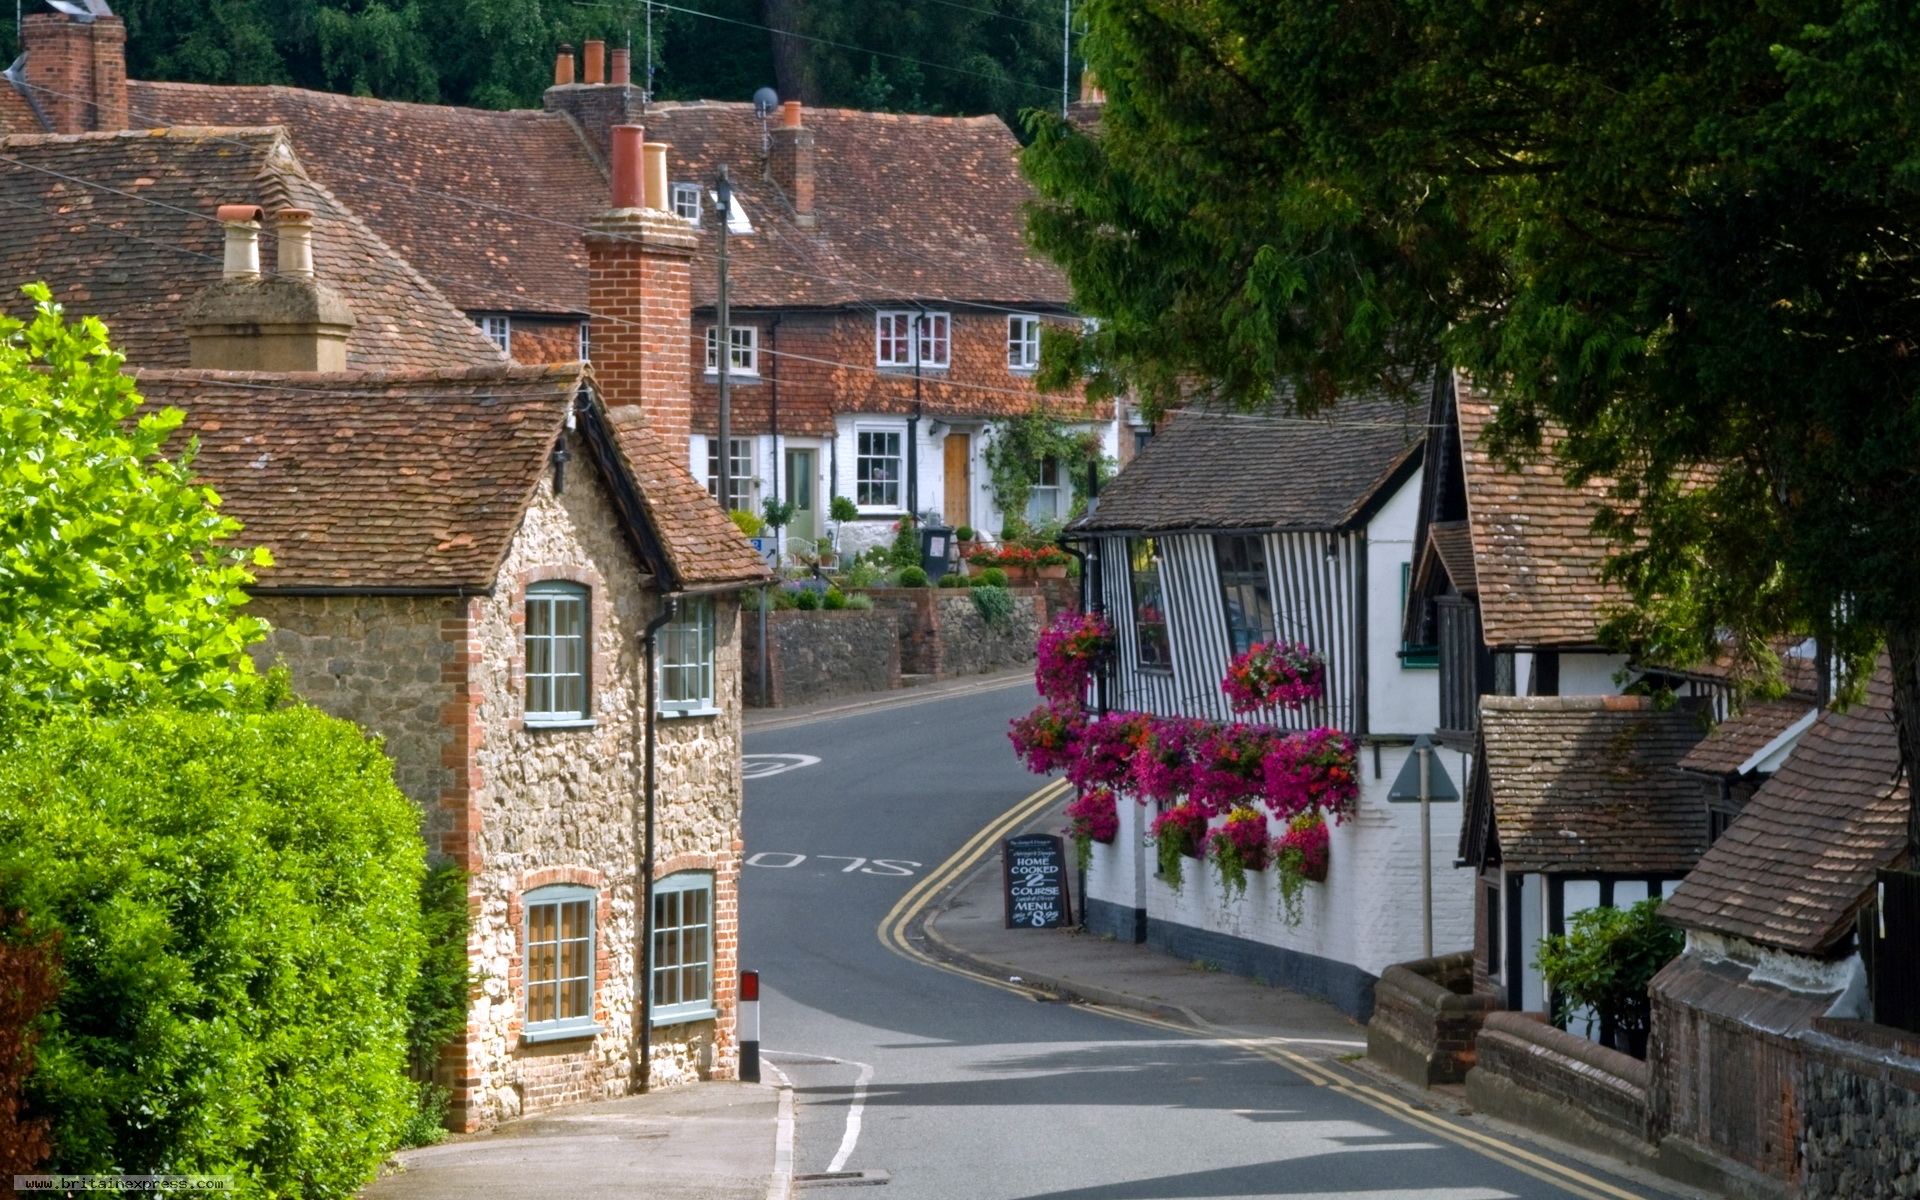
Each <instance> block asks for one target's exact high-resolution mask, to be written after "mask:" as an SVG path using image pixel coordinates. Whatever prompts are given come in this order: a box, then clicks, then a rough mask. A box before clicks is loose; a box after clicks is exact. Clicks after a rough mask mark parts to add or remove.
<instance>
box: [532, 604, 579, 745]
mask: <svg viewBox="0 0 1920 1200" xmlns="http://www.w3.org/2000/svg"><path fill="white" fill-rule="evenodd" d="M525 647H526V658H527V723H528V724H530V725H539V724H553V723H557V722H566V721H584V720H586V719H587V589H586V588H584V587H581V586H580V585H579V584H577V583H567V582H563V581H560V580H548V581H543V582H540V583H536V584H534V585H532V586H531V587H529V588H528V589H527V624H526V635H525Z"/></svg>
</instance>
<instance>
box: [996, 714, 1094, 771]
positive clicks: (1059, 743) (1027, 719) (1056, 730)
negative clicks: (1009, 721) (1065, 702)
mask: <svg viewBox="0 0 1920 1200" xmlns="http://www.w3.org/2000/svg"><path fill="white" fill-rule="evenodd" d="M1082 728H1083V727H1082V725H1081V723H1080V721H1079V719H1078V714H1075V715H1074V716H1073V717H1071V718H1069V717H1062V716H1060V715H1058V714H1057V713H1055V712H1054V711H1053V710H1052V709H1050V708H1048V707H1047V706H1046V705H1044V704H1043V705H1041V706H1040V707H1039V708H1036V709H1034V710H1033V711H1032V712H1030V713H1028V714H1027V715H1026V716H1024V717H1016V718H1015V719H1014V721H1013V725H1012V728H1011V729H1010V730H1009V731H1008V733H1007V736H1008V737H1009V738H1010V739H1012V741H1013V752H1014V753H1015V754H1018V755H1019V756H1020V761H1021V762H1023V763H1025V764H1026V767H1027V770H1029V771H1032V772H1033V773H1034V774H1035V775H1045V774H1047V773H1048V772H1050V771H1057V770H1059V769H1060V768H1062V767H1070V766H1072V765H1073V763H1074V761H1075V760H1076V759H1077V758H1078V756H1079V747H1080V735H1081V731H1082Z"/></svg>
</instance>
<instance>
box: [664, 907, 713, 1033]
mask: <svg viewBox="0 0 1920 1200" xmlns="http://www.w3.org/2000/svg"><path fill="white" fill-rule="evenodd" d="M648 969H649V971H650V972H651V973H652V976H653V979H652V984H653V986H652V989H651V990H650V992H649V999H650V1000H651V1002H652V1003H651V1006H650V1008H649V1010H648V1011H649V1013H650V1014H651V1016H652V1019H653V1023H654V1024H655V1025H671V1024H675V1023H678V1022H682V1021H700V1020H704V1019H706V1018H708V1017H711V1016H714V1015H716V1010H715V1009H714V1006H713V873H712V872H710V871H682V872H680V873H679V874H677V875H669V876H667V877H666V878H665V879H658V880H655V881H654V884H653V953H652V957H651V960H650V962H649V963H648Z"/></svg>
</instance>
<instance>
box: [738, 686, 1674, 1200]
mask: <svg viewBox="0 0 1920 1200" xmlns="http://www.w3.org/2000/svg"><path fill="white" fill-rule="evenodd" d="M902 700H903V703H901V704H900V705H898V706H894V707H889V708H886V709H882V710H873V711H866V712H860V713H855V714H851V715H843V716H839V717H828V718H823V719H819V720H815V721H810V722H807V723H804V724H798V725H789V726H786V727H782V728H771V729H766V730H760V731H750V732H749V734H748V736H747V743H746V752H747V755H748V777H749V782H748V783H747V795H746V841H747V847H746V852H747V856H748V858H747V861H748V864H749V865H748V867H747V868H746V870H745V871H744V872H743V874H744V882H743V884H742V904H743V922H742V939H741V946H742V964H743V966H745V967H747V968H749V969H758V970H759V971H760V972H761V979H762V989H763V996H764V1003H763V1005H762V1016H763V1032H762V1038H763V1043H762V1044H763V1047H764V1052H765V1053H766V1054H767V1056H768V1060H769V1062H770V1064H771V1065H772V1066H777V1067H778V1068H779V1070H780V1071H782V1072H784V1073H785V1074H786V1075H787V1076H788V1077H789V1078H790V1079H791V1080H792V1081H793V1084H794V1086H795V1098H796V1101H797V1106H796V1112H797V1119H796V1126H797V1139H796V1144H795V1168H794V1169H795V1172H796V1175H797V1176H801V1177H804V1176H807V1175H822V1174H827V1173H829V1172H859V1171H865V1172H869V1173H873V1174H872V1177H874V1178H877V1177H878V1176H877V1173H878V1172H885V1173H887V1176H888V1177H890V1181H889V1182H888V1183H887V1184H886V1191H885V1192H884V1193H881V1195H883V1196H891V1197H897V1198H899V1200H905V1198H907V1197H916V1198H919V1197H927V1198H938V1200H1159V1198H1173V1197H1255V1196H1258V1197H1280V1196H1284V1197H1293V1198H1295V1200H1299V1198H1303V1197H1331V1196H1339V1197H1341V1198H1343V1200H1386V1198H1389V1197H1392V1198H1396V1200H1398V1198H1405V1200H1502V1198H1504V1197H1528V1198H1532V1197H1554V1198H1558V1197H1564V1196H1579V1197H1583V1198H1586V1200H1631V1198H1632V1197H1635V1196H1639V1195H1641V1194H1643V1193H1641V1192H1640V1191H1637V1190H1635V1189H1634V1188H1633V1187H1632V1186H1631V1185H1628V1184H1625V1183H1623V1182H1621V1181H1620V1180H1618V1179H1615V1178H1612V1177H1606V1176H1602V1175H1601V1174H1600V1173H1598V1172H1594V1171H1592V1170H1591V1169H1590V1168H1585V1167H1582V1168H1579V1169H1580V1170H1581V1171H1582V1172H1584V1173H1585V1174H1586V1175H1587V1176H1589V1177H1591V1178H1589V1179H1587V1181H1586V1182H1584V1183H1583V1182H1578V1181H1572V1182H1570V1181H1566V1180H1564V1179H1563V1178H1558V1177H1556V1178H1557V1179H1558V1181H1549V1180H1547V1179H1543V1178H1541V1177H1540V1176H1541V1175H1542V1174H1550V1173H1549V1172H1542V1171H1541V1170H1540V1168H1539V1167H1538V1166H1537V1165H1536V1166H1534V1167H1533V1168H1531V1169H1529V1168H1528V1167H1527V1166H1526V1164H1527V1162H1528V1161H1530V1160H1528V1159H1526V1158H1524V1157H1521V1156H1517V1155H1514V1154H1512V1153H1510V1152H1506V1151H1504V1150H1503V1149H1502V1148H1501V1147H1499V1146H1498V1144H1497V1142H1496V1144H1495V1145H1494V1146H1493V1147H1491V1148H1483V1149H1482V1150H1474V1149H1468V1148H1464V1147H1462V1146H1461V1145H1459V1144H1457V1143H1456V1142H1455V1141H1453V1140H1449V1139H1448V1138H1446V1137H1444V1136H1440V1135H1438V1134H1437V1132H1436V1130H1435V1129H1433V1128H1431V1127H1425V1126H1422V1125H1419V1124H1415V1123H1414V1122H1411V1121H1404V1120H1402V1119H1400V1118H1398V1117H1395V1116H1393V1115H1390V1114H1387V1113H1383V1112H1381V1111H1379V1110H1378V1109H1377V1108H1375V1107H1372V1106H1370V1105H1368V1104H1366V1103H1363V1102H1362V1100H1361V1099H1359V1098H1356V1097H1355V1095H1353V1094H1352V1091H1351V1090H1349V1089H1335V1088H1330V1087H1327V1086H1319V1085H1317V1084H1316V1083H1315V1082H1313V1081H1311V1080H1310V1079H1309V1078H1306V1077H1303V1075H1302V1074H1301V1073H1298V1072H1296V1071H1293V1070H1289V1069H1288V1068H1286V1067H1285V1066H1283V1065H1280V1064H1279V1063H1276V1062H1275V1061H1272V1060H1271V1059H1270V1058H1268V1057H1262V1056H1260V1055H1258V1054H1256V1053H1253V1052H1250V1051H1249V1050H1247V1049H1245V1048H1242V1047H1238V1046H1234V1045H1229V1044H1226V1043H1223V1042H1220V1041H1217V1040H1210V1039H1206V1038H1203V1037H1196V1036H1186V1035H1183V1034H1180V1033H1178V1032H1175V1031H1172V1030H1169V1029H1162V1028H1153V1027H1151V1026H1148V1025H1145V1024H1142V1023H1139V1022H1135V1021H1129V1020H1124V1019H1120V1018H1117V1017H1115V1016H1113V1015H1108V1014H1107V1013H1104V1012H1101V1011H1097V1010H1091V1009H1088V1008H1084V1007H1080V1006H1077V1005H1076V1006H1069V1005H1066V1004H1061V1003H1036V1002H1034V1001H1033V1000H1031V999H1029V998H1026V997H1023V996H1021V995H1018V994H1014V993H1012V992H1009V991H1003V990H1000V989H997V988H995V987H992V986H989V985H987V984H985V983H982V982H979V981H977V980H973V979H969V978H965V977H963V976H960V975H957V974H953V973H949V972H947V971H942V970H938V969H935V968H933V967H929V966H926V965H924V964H921V963H916V962H913V961H910V960H909V959H907V958H905V957H903V956H902V955H900V954H897V953H894V952H893V951H890V950H889V949H887V948H886V947H885V946H883V945H882V943H881V941H880V940H879V938H878V937H877V936H876V931H877V929H878V927H879V925H880V924H881V922H882V919H883V918H884V917H886V916H887V914H888V912H889V910H890V909H891V908H892V907H893V906H894V905H895V904H896V902H898V901H899V900H900V898H901V897H902V896H903V895H905V894H906V893H907V892H908V891H909V889H910V888H912V887H913V885H914V884H915V883H916V882H917V881H918V880H920V879H922V878H924V876H925V873H926V872H928V871H931V870H933V869H934V868H936V867H937V866H938V865H939V864H940V863H941V862H942V861H943V860H945V859H947V858H948V856H949V855H952V854H953V853H954V852H955V851H957V850H959V849H960V848H961V847H962V846H963V844H965V843H966V842H967V841H968V839H969V838H970V837H972V836H973V835H974V834H975V833H976V832H978V831H979V830H980V829H982V828H983V827H984V826H986V825H987V824H988V823H989V822H990V821H992V820H993V818H995V817H997V816H999V815H1000V814H1001V813H1003V812H1005V811H1006V810H1007V809H1008V808H1009V807H1010V806H1012V805H1013V804H1014V803H1015V802H1016V801H1018V800H1019V799H1020V798H1021V797H1023V796H1026V795H1028V794H1030V793H1031V792H1033V791H1034V789H1035V787H1036V785H1037V784H1038V783H1039V782H1040V781H1038V780H1035V779H1034V778H1033V777H1031V776H1028V775H1026V774H1025V773H1024V772H1023V771H1022V770H1021V769H1020V767H1019V765H1018V764H1017V763H1016V762H1015V761H1014V758H1013V754H1012V751H1011V749H1010V748H1009V746H1008V743H1007V740H1006V737H1005V729H1006V723H1007V721H1008V719H1009V718H1011V717H1013V716H1016V715H1018V714H1019V713H1022V712H1024V711H1026V710H1027V709H1028V708H1029V707H1031V705H1032V704H1033V703H1034V700H1033V696H1032V693H1031V690H1030V688H1029V687H1011V688H1006V689H1000V690H993V691H985V692H976V693H974V694H970V695H960V696H954V697H949V698H942V699H933V700H924V699H919V698H916V697H914V696H912V694H911V693H907V694H904V695H903V697H902ZM756 776H758V777H756ZM1324 1069H1325V1070H1326V1071H1330V1072H1339V1073H1341V1074H1343V1075H1345V1074H1348V1072H1347V1070H1346V1068H1344V1067H1342V1066H1340V1065H1339V1064H1337V1063H1335V1062H1331V1061H1328V1062H1326V1063H1325V1064H1324ZM765 1078H766V1079H767V1080H768V1081H769V1082H771V1081H773V1080H774V1079H775V1078H776V1076H775V1074H774V1072H773V1071H772V1070H771V1069H769V1070H768V1071H767V1072H766V1073H765ZM1323 1082H1324V1076H1323ZM1463 1128H1464V1127H1463ZM1479 1136H1480V1137H1483V1138H1484V1137H1485V1135H1484V1133H1480V1134H1479ZM1525 1153H1527V1154H1533V1155H1539V1153H1540V1152H1539V1151H1538V1150H1537V1149H1533V1148H1528V1149H1527V1150H1526V1151H1525ZM1532 1161H1535V1162H1537V1159H1536V1160H1532ZM828 1182H829V1181H827V1180H815V1181H808V1180H805V1179H804V1178H802V1179H801V1181H800V1183H799V1185H798V1186H799V1189H800V1190H802V1191H805V1190H808V1189H809V1188H812V1187H819V1186H822V1185H825V1184H827V1183H828ZM835 1182H840V1181H835ZM846 1182H851V1180H848V1181H846Z"/></svg>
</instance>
